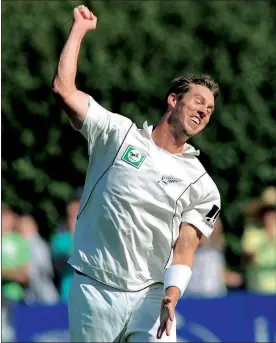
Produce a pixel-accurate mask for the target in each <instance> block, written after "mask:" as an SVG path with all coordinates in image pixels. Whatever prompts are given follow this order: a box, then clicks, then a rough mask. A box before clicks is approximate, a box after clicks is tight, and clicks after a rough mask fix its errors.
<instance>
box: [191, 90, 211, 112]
mask: <svg viewBox="0 0 276 343" xmlns="http://www.w3.org/2000/svg"><path fill="white" fill-rule="evenodd" d="M195 96H199V97H200V98H201V99H202V100H204V101H206V99H205V98H204V97H203V96H202V95H201V94H198V93H196V94H195ZM208 108H211V109H214V108H215V106H214V105H209V106H208Z"/></svg>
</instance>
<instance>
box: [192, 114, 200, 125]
mask: <svg viewBox="0 0 276 343" xmlns="http://www.w3.org/2000/svg"><path fill="white" fill-rule="evenodd" d="M191 121H192V122H193V123H194V124H196V125H199V124H200V119H199V118H198V117H194V116H193V117H191Z"/></svg>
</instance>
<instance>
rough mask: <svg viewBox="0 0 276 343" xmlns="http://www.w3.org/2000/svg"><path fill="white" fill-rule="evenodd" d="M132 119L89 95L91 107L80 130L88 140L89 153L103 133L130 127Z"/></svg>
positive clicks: (106, 133)
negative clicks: (114, 111)
mask: <svg viewBox="0 0 276 343" xmlns="http://www.w3.org/2000/svg"><path fill="white" fill-rule="evenodd" d="M129 123H131V120H130V119H128V118H126V117H124V116H122V115H120V114H117V113H112V112H110V111H108V110H106V109H105V108H104V107H102V106H101V105H100V104H98V103H97V102H96V101H95V100H94V99H93V98H92V97H91V96H89V107H88V111H87V114H86V117H85V119H84V121H83V124H82V127H81V129H80V130H77V129H76V128H75V127H74V126H73V125H72V126H73V128H74V129H75V130H77V131H79V132H80V133H81V134H82V135H83V136H84V137H85V138H86V139H87V141H88V154H89V155H90V154H91V152H92V149H93V147H94V145H95V142H96V140H97V139H98V138H99V137H100V136H101V135H103V134H105V135H108V133H109V131H111V130H112V129H114V128H118V129H119V128H122V129H123V128H124V127H125V126H127V127H129Z"/></svg>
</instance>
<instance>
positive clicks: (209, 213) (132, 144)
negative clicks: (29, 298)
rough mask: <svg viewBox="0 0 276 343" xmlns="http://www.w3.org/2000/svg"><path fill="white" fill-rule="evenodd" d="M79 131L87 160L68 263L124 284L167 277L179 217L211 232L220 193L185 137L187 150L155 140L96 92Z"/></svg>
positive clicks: (133, 286)
mask: <svg viewBox="0 0 276 343" xmlns="http://www.w3.org/2000/svg"><path fill="white" fill-rule="evenodd" d="M80 132H81V133H82V134H83V135H84V137H85V138H86V139H87V141H88V151H89V165H88V170H87V175H86V180H85V186H84V191H83V195H82V199H81V205H80V209H79V214H78V219H77V223H76V229H75V235H74V251H73V255H72V257H71V258H70V259H69V261H68V263H69V264H71V265H72V266H73V267H74V268H75V269H77V270H79V271H81V272H82V273H84V274H86V275H88V276H90V277H92V278H94V279H96V280H98V281H100V282H103V283H105V284H107V285H109V286H112V287H115V288H119V289H122V290H128V291H136V290H140V289H143V288H144V287H147V286H148V285H150V284H153V283H156V282H161V283H163V281H164V274H165V268H166V267H168V266H169V265H170V263H171V259H172V248H173V246H174V244H175V242H176V239H177V237H178V235H179V227H180V225H181V223H190V224H193V225H194V226H196V227H197V228H198V229H199V230H200V231H202V233H203V234H204V235H205V236H209V235H210V234H211V233H212V231H213V224H214V221H215V219H216V217H217V216H218V214H219V209H220V196H219V192H218V189H217V187H216V185H215V184H214V182H213V181H212V179H211V178H210V176H209V175H208V174H207V173H206V171H205V169H204V168H203V166H202V165H201V163H200V162H199V160H198V159H197V157H196V156H197V155H198V154H199V152H198V151H195V149H194V148H193V147H192V146H190V145H188V144H186V145H185V148H186V150H185V152H184V153H182V154H176V155H173V154H170V153H168V152H166V151H165V150H163V149H161V148H159V147H158V146H156V145H155V143H154V142H153V140H152V138H151V134H152V126H150V127H148V126H147V123H145V124H144V126H143V129H137V127H136V125H135V124H134V123H132V121H131V120H130V119H128V118H126V117H123V116H121V115H119V114H116V113H111V112H109V111H107V110H105V109H104V108H103V107H101V106H100V105H99V104H98V103H97V102H96V101H95V100H93V99H92V98H91V97H90V104H89V109H88V113H87V116H86V118H85V120H84V123H83V126H82V128H81V130H80Z"/></svg>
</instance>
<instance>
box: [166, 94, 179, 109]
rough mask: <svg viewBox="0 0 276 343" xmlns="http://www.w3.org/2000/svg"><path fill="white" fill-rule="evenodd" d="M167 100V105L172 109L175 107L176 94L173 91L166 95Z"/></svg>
mask: <svg viewBox="0 0 276 343" xmlns="http://www.w3.org/2000/svg"><path fill="white" fill-rule="evenodd" d="M167 101H168V105H169V107H171V108H173V109H174V108H175V107H176V104H177V95H176V94H175V93H171V94H170V95H169V96H168V100H167Z"/></svg>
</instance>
